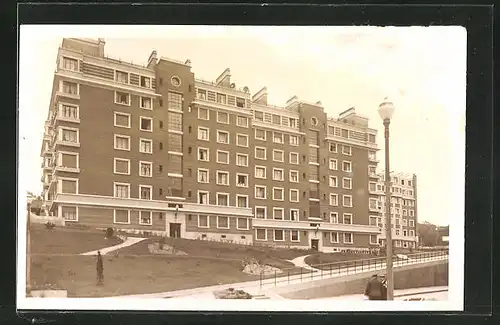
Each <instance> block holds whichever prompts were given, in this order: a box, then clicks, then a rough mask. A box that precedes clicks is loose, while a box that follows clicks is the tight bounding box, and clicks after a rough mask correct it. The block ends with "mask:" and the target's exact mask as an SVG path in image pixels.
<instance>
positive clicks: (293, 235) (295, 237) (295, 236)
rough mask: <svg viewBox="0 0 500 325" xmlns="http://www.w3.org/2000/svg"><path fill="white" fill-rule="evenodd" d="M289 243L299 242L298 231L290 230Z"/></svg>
mask: <svg viewBox="0 0 500 325" xmlns="http://www.w3.org/2000/svg"><path fill="white" fill-rule="evenodd" d="M290 241H294V242H298V241H300V239H299V231H298V230H290Z"/></svg>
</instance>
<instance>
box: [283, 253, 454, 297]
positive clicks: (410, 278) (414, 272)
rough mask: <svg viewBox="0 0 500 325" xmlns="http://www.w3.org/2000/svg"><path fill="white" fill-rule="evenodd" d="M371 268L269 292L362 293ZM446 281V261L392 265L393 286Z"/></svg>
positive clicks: (307, 294)
mask: <svg viewBox="0 0 500 325" xmlns="http://www.w3.org/2000/svg"><path fill="white" fill-rule="evenodd" d="M375 273H381V271H371V272H364V273H358V274H353V275H346V276H342V277H336V278H330V279H324V280H318V281H313V282H308V283H303V284H299V285H293V286H285V287H278V288H276V289H274V290H273V292H275V293H277V294H278V295H280V296H282V297H284V298H287V299H316V298H327V297H337V296H343V295H355V294H363V293H364V291H365V287H366V284H367V283H368V281H369V279H370V277H371V276H372V275H373V274H375ZM447 285H448V261H447V260H443V261H433V262H428V263H424V264H414V265H406V266H401V267H398V268H395V269H394V289H410V288H423V287H432V286H447Z"/></svg>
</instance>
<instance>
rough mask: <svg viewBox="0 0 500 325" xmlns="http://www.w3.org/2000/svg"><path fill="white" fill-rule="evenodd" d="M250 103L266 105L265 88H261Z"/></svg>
mask: <svg viewBox="0 0 500 325" xmlns="http://www.w3.org/2000/svg"><path fill="white" fill-rule="evenodd" d="M252 102H253V103H256V104H261V105H267V87H262V89H261V90H259V91H258V92H257V93H255V94H254V95H253V96H252Z"/></svg>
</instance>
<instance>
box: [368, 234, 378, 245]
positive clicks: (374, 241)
mask: <svg viewBox="0 0 500 325" xmlns="http://www.w3.org/2000/svg"><path fill="white" fill-rule="evenodd" d="M370 244H372V245H375V244H378V238H377V235H370Z"/></svg>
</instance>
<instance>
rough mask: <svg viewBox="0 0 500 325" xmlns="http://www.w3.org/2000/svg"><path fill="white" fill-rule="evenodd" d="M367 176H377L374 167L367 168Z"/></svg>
mask: <svg viewBox="0 0 500 325" xmlns="http://www.w3.org/2000/svg"><path fill="white" fill-rule="evenodd" d="M368 175H370V176H376V175H377V167H376V166H368Z"/></svg>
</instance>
